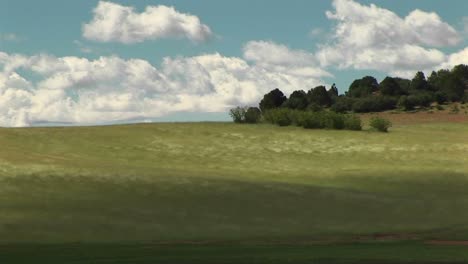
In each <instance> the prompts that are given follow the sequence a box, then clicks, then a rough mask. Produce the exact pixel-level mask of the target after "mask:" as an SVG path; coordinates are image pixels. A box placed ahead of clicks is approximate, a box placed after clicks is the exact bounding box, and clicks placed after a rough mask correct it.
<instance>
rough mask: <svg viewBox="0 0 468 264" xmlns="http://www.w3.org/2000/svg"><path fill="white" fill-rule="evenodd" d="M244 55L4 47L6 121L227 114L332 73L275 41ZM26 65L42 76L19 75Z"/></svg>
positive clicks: (1, 103) (1, 106) (0, 106)
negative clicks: (58, 52)
mask: <svg viewBox="0 0 468 264" xmlns="http://www.w3.org/2000/svg"><path fill="white" fill-rule="evenodd" d="M251 49H261V50H262V52H264V53H265V54H263V55H266V54H267V53H268V52H270V53H271V54H273V53H274V52H280V51H281V52H283V53H284V54H283V55H291V56H294V57H295V58H289V56H283V55H278V54H277V56H278V57H275V58H273V59H272V58H271V57H268V56H264V57H262V56H263V55H262V54H261V55H259V57H252V56H251V55H249V54H251V53H252V50H251ZM259 54H260V53H259ZM299 55H301V56H299ZM304 56H305V57H304ZM244 57H245V58H246V59H248V60H244V59H242V58H237V57H225V56H222V55H221V54H218V53H212V54H204V55H200V56H195V57H175V58H170V57H167V58H165V59H164V60H163V62H162V63H161V65H160V66H159V67H155V66H153V65H152V64H150V63H149V62H148V61H146V60H141V59H128V60H126V59H122V58H120V57H117V56H109V57H100V58H98V59H95V60H89V59H86V58H80V57H72V56H70V57H59V58H58V57H54V56H50V55H46V54H39V55H36V56H30V57H28V56H24V55H19V54H7V53H2V52H0V69H2V71H0V98H1V99H0V113H2V115H1V117H0V125H1V126H25V125H34V124H36V123H40V122H44V121H47V122H60V123H62V122H71V123H78V124H79V123H81V124H83V123H100V122H112V121H117V120H130V119H132V120H133V119H139V120H143V119H148V118H153V117H160V116H163V115H166V114H168V113H171V112H178V111H191V112H225V111H227V109H228V108H229V107H232V106H235V105H256V104H257V103H258V101H259V99H260V98H261V97H262V96H263V94H265V93H267V92H268V91H270V90H271V89H274V88H277V87H279V88H280V89H282V90H283V91H284V92H285V93H287V94H288V93H290V92H292V91H294V90H296V89H308V88H310V87H314V86H316V85H319V84H322V83H323V82H322V81H320V78H321V77H323V76H329V75H330V74H329V73H327V72H325V71H323V70H321V69H318V68H317V67H316V66H315V65H316V64H317V62H316V61H315V60H314V57H313V56H312V55H311V54H308V53H307V52H305V51H300V50H290V49H288V48H287V47H285V46H282V45H278V44H275V43H273V42H250V43H248V44H247V45H246V46H245V48H244ZM309 59H310V61H309ZM19 69H21V71H19ZM27 71H29V72H32V73H34V74H31V76H33V75H35V76H39V78H38V79H37V80H32V79H27V78H26V77H25V76H21V75H20V74H19V72H27ZM28 76H29V75H28Z"/></svg>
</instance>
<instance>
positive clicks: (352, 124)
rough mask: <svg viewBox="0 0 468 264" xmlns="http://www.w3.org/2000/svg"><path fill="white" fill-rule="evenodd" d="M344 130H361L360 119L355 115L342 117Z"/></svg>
mask: <svg viewBox="0 0 468 264" xmlns="http://www.w3.org/2000/svg"><path fill="white" fill-rule="evenodd" d="M344 129H347V130H362V122H361V118H359V116H357V115H345V116H344Z"/></svg>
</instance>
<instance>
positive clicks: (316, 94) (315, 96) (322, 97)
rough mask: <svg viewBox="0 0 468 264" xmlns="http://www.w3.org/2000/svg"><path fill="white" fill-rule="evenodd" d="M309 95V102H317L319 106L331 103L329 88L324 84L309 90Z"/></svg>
mask: <svg viewBox="0 0 468 264" xmlns="http://www.w3.org/2000/svg"><path fill="white" fill-rule="evenodd" d="M307 97H308V99H309V104H313V103H315V104H317V105H319V106H330V105H331V99H330V96H329V95H328V92H327V89H326V88H325V86H323V85H321V86H317V87H315V88H313V89H310V90H309V91H308V92H307Z"/></svg>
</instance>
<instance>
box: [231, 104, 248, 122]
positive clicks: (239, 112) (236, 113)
mask: <svg viewBox="0 0 468 264" xmlns="http://www.w3.org/2000/svg"><path fill="white" fill-rule="evenodd" d="M245 112H246V110H245V107H240V106H238V107H236V108H232V109H231V110H229V115H230V116H231V117H232V120H233V121H234V123H244V121H245Z"/></svg>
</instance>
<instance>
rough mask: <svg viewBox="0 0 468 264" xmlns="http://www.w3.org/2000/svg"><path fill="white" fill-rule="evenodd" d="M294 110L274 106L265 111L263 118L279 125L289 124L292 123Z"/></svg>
mask: <svg viewBox="0 0 468 264" xmlns="http://www.w3.org/2000/svg"><path fill="white" fill-rule="evenodd" d="M295 112H296V110H291V109H288V108H276V109H271V110H268V111H266V112H265V114H264V118H265V121H267V122H269V123H272V124H276V125H279V126H289V125H291V124H292V123H293V120H294V119H295V118H294V117H293V115H294V113H295Z"/></svg>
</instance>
